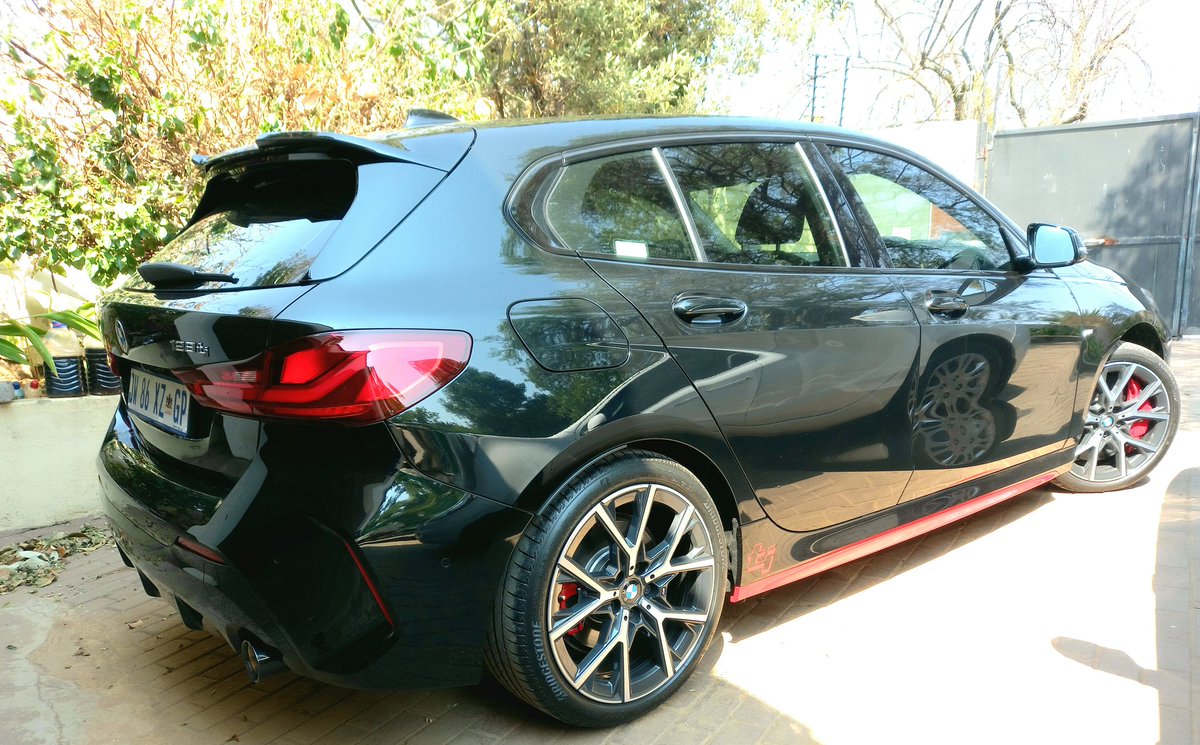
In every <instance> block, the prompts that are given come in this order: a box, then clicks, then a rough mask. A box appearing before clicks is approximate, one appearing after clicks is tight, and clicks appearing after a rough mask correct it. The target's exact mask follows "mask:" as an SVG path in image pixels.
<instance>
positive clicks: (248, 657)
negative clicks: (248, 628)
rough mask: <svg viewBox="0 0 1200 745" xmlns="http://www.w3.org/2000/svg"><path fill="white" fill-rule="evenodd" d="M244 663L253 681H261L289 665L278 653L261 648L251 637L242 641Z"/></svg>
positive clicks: (247, 673)
mask: <svg viewBox="0 0 1200 745" xmlns="http://www.w3.org/2000/svg"><path fill="white" fill-rule="evenodd" d="M242 664H243V665H245V666H246V675H248V676H250V682H251V683H261V682H262V681H264V680H266V679H267V678H269V677H271V676H272V675H278V674H279V673H281V672H283V671H284V670H287V665H285V664H283V660H282V659H281V658H280V657H279V656H278V655H277V654H272V653H270V652H268V651H266V650H263V649H259V648H258V647H256V646H254V642H252V641H250V640H249V639H246V640H245V641H243V642H242Z"/></svg>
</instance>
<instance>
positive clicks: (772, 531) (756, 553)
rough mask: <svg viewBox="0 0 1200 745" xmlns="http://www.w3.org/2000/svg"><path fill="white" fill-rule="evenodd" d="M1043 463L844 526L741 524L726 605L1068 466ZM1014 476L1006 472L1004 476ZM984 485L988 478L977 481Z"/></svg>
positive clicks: (950, 518)
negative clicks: (1002, 481)
mask: <svg viewBox="0 0 1200 745" xmlns="http://www.w3.org/2000/svg"><path fill="white" fill-rule="evenodd" d="M1055 457H1056V459H1057V460H1060V461H1061V460H1064V459H1065V456H1063V455H1060V454H1055ZM1045 460H1046V459H1044V458H1038V459H1037V461H1035V462H1034V463H1037V464H1038V465H1039V466H1040V467H1041V468H1044V469H1046V470H1041V471H1040V472H1035V474H1034V475H1032V476H1028V477H1026V478H1024V479H1022V480H1020V481H1017V482H1016V483H1010V484H1008V485H1005V486H1000V487H998V488H996V489H994V490H992V491H986V492H985V491H984V490H985V489H986V488H987V487H986V486H983V485H976V486H972V485H970V484H968V485H964V486H959V487H956V488H954V489H952V490H950V491H948V492H943V493H940V494H935V495H931V496H929V497H922V498H921V499H915V500H912V501H911V502H906V503H904V504H900V505H897V506H896V507H893V508H891V509H889V510H887V511H885V512H882V513H876V514H875V515H869V516H867V517H865V518H862V519H859V520H856V521H854V522H852V523H850V524H848V525H838V526H834V527H833V528H829V529H826V530H822V531H816V532H813V533H790V532H788V531H784V530H782V529H780V528H779V527H777V526H775V525H774V524H773V523H770V521H769V520H760V521H756V522H755V523H751V524H749V525H744V526H741V529H740V530H739V537H740V540H741V542H742V557H743V558H742V562H741V565H742V571H741V578H740V584H738V585H736V586H734V588H733V593H732V595H731V596H730V601H731V602H734V603H736V602H739V601H741V600H745V599H746V598H749V597H753V596H755V595H759V594H761V593H764V592H767V591H768V590H774V589H775V588H777V587H782V586H783V585H786V584H790V583H792V582H796V581H798V580H801V579H804V578H805V577H811V576H812V575H814V574H819V573H821V572H823V571H825V570H827V569H832V568H833V567H836V566H840V565H842V564H846V563H848V562H851V561H854V560H855V559H861V558H863V557H864V556H869V555H871V554H873V553H876V552H878V551H882V550H883V549H885V548H890V547H891V546H895V545H896V544H899V543H903V542H904V541H907V540H909V539H910V538H915V537H917V536H919V535H922V534H924V533H928V532H930V531H933V530H937V529H938V528H941V527H943V526H945V525H949V524H950V523H952V522H956V521H958V520H961V519H963V518H965V517H967V516H969V515H973V514H975V513H976V512H980V511H981V510H986V509H987V508H989V507H992V506H994V505H997V504H999V503H1001V502H1003V501H1005V500H1008V499H1011V498H1013V497H1015V496H1017V495H1019V494H1023V493H1025V492H1027V491H1029V490H1030V489H1034V488H1037V487H1038V486H1041V485H1042V484H1045V483H1046V482H1048V481H1050V480H1051V479H1053V478H1055V477H1056V476H1058V475H1059V474H1060V473H1061V472H1062V471H1064V470H1066V468H1068V467H1069V463H1067V464H1066V465H1060V464H1058V463H1055V464H1053V465H1052V466H1050V467H1048V468H1047V466H1048V465H1050V464H1047V463H1045ZM1029 465H1033V464H1029ZM1021 470H1025V469H1021ZM1013 475H1015V474H1011V473H1010V474H1007V476H1008V477H1009V478H1011V477H1012V476H1013ZM997 476H1000V474H997ZM987 481H991V479H984V480H983V481H981V482H977V483H978V484H983V483H986V482H987ZM993 483H995V482H993ZM772 539H774V540H772ZM789 564H790V566H788V565H789ZM755 575H757V578H755ZM747 580H750V581H747Z"/></svg>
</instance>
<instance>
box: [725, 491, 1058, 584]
mask: <svg viewBox="0 0 1200 745" xmlns="http://www.w3.org/2000/svg"><path fill="white" fill-rule="evenodd" d="M1057 475H1058V474H1057V472H1055V471H1047V472H1046V473H1043V474H1039V475H1037V476H1034V477H1033V478H1030V479H1025V480H1024V481H1020V482H1018V483H1016V484H1013V485H1012V486H1006V487H1004V488H1003V489H999V490H997V491H994V492H991V493H990V494H984V495H983V496H981V497H976V498H975V499H972V500H971V501H969V502H963V503H962V504H959V505H955V506H954V507H950V508H949V509H945V510H942V511H941V512H935V513H933V514H932V515H929V516H928V517H922V518H921V519H919V520H913V521H912V522H910V523H905V524H904V525H900V526H897V527H895V528H892V529H891V530H887V531H884V532H883V533H880V534H879V535H873V536H871V537H870V538H864V539H862V540H861V541H857V542H855V543H851V544H850V545H849V546H842V547H841V548H837V549H834V550H833V551H830V552H828V553H824V554H821V555H820V556H816V557H813V558H812V559H809V560H808V561H805V562H803V563H801V564H797V565H796V566H794V567H791V568H789V569H785V570H783V571H782V572H780V573H779V574H776V575H773V576H770V577H767V578H766V579H761V580H759V581H757V582H752V583H750V584H748V585H738V586H737V587H734V588H733V594H732V595H731V596H730V598H729V599H730V601H731V602H734V603H736V602H738V601H740V600H745V599H746V598H749V597H753V596H755V595H758V594H760V593H764V592H767V591H768V590H774V589H775V588H776V587H782V586H783V585H787V584H791V583H792V582H795V581H797V580H801V579H804V578H805V577H811V576H813V575H814V574H820V573H821V572H823V571H825V570H826V569H832V568H833V567H836V566H840V565H842V564H846V563H849V562H851V561H854V560H855V559H861V558H862V557H864V556H869V555H871V554H873V553H876V552H878V551H882V550H883V549H885V548H889V547H891V546H895V545H896V544H898V543H903V542H905V541H907V540H908V539H910V538H916V537H917V536H919V535H922V534H924V533H928V532H930V531H931V530H937V529H938V528H940V527H942V526H944V525H949V524H950V523H952V522H955V521H957V520H961V519H962V518H964V517H966V516H968V515H973V514H975V513H976V512H979V511H980V510H986V509H987V508H988V507H991V506H993V505H996V504H999V503H1001V502H1003V501H1004V500H1006V499H1011V498H1012V497H1015V496H1017V495H1018V494H1023V493H1024V492H1027V491H1029V490H1030V489H1034V488H1036V487H1039V486H1041V485H1042V484H1044V483H1046V482H1047V481H1050V480H1051V479H1053V478H1054V477H1055V476H1057Z"/></svg>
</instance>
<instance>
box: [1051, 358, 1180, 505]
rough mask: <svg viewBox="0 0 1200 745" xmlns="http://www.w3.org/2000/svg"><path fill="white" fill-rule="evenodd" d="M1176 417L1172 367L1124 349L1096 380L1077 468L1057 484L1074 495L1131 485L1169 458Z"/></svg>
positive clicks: (1079, 447)
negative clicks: (1163, 458)
mask: <svg viewBox="0 0 1200 745" xmlns="http://www.w3.org/2000/svg"><path fill="white" fill-rule="evenodd" d="M1178 412H1179V388H1178V385H1177V384H1176V382H1175V376H1174V375H1173V374H1172V373H1171V368H1169V367H1167V364H1166V362H1164V361H1163V360H1162V358H1160V357H1159V356H1158V355H1156V354H1154V353H1153V352H1151V351H1149V350H1148V349H1146V348H1144V347H1140V346H1137V345H1135V344H1128V343H1125V344H1122V345H1121V346H1120V347H1118V348H1117V351H1116V352H1114V353H1113V356H1112V358H1111V359H1110V360H1109V362H1108V364H1106V365H1105V366H1104V370H1103V371H1101V373H1100V377H1099V378H1098V379H1097V381H1096V389H1095V391H1093V393H1092V400H1091V403H1090V404H1089V405H1088V410H1087V412H1086V413H1085V414H1084V424H1083V437H1082V438H1080V440H1079V444H1078V445H1076V447H1075V463H1074V464H1073V465H1072V466H1071V470H1070V472H1069V473H1065V474H1063V475H1062V476H1060V477H1058V479H1057V480H1056V481H1055V483H1057V484H1058V485H1059V486H1061V487H1063V488H1064V489H1067V490H1068V491H1076V492H1100V491H1110V490H1115V489H1124V488H1125V487H1127V486H1131V485H1132V484H1134V483H1136V482H1137V481H1139V480H1140V479H1141V478H1142V477H1143V476H1145V475H1146V474H1147V473H1149V472H1150V470H1151V469H1152V468H1154V466H1155V464H1157V463H1158V461H1159V460H1160V459H1161V458H1162V456H1163V454H1165V453H1166V451H1167V448H1168V447H1169V446H1170V444H1171V440H1172V439H1173V438H1174V437H1175V429H1176V427H1177V426H1178Z"/></svg>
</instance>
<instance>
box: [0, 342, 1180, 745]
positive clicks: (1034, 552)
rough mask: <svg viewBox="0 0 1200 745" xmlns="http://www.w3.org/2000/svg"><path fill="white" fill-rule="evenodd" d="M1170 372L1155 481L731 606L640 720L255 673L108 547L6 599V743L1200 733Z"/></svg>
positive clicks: (478, 692) (0, 726)
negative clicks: (186, 620) (716, 633)
mask: <svg viewBox="0 0 1200 745" xmlns="http://www.w3.org/2000/svg"><path fill="white" fill-rule="evenodd" d="M1175 369H1176V373H1177V374H1178V375H1180V382H1181V387H1182V388H1183V391H1184V420H1183V424H1182V427H1181V429H1180V433H1179V435H1178V437H1177V439H1176V442H1175V446H1174V448H1173V450H1172V452H1171V454H1170V456H1169V457H1168V459H1167V460H1165V461H1164V462H1163V463H1162V464H1161V465H1160V466H1159V468H1158V470H1157V471H1156V472H1155V474H1154V475H1153V477H1152V478H1150V479H1149V480H1148V481H1146V482H1145V483H1144V484H1143V485H1141V486H1139V487H1137V488H1134V489H1130V490H1128V491H1125V492H1121V493H1115V494H1101V495H1093V496H1086V495H1070V494H1062V493H1057V492H1052V491H1047V490H1037V491H1034V492H1031V493H1030V494H1027V495H1024V496H1022V497H1018V498H1016V499H1014V500H1012V501H1010V502H1008V503H1006V504H1004V505H1002V506H1000V507H998V508H995V509H992V510H989V511H985V512H983V513H981V514H979V515H977V516H975V517H973V518H970V519H968V520H967V521H965V522H963V523H961V524H958V525H955V526H950V527H948V528H945V529H943V530H941V531H938V532H935V533H932V534H930V535H928V536H925V537H923V538H920V539H917V540H914V541H910V542H908V543H906V544H903V545H901V546H897V547H895V548H893V549H890V550H888V551H886V552H884V553H882V554H879V555H877V556H874V557H871V558H868V559H864V560H861V561H858V562H855V563H853V564H850V565H847V566H845V567H842V568H839V569H837V570H834V571H832V572H829V573H826V574H824V575H822V576H819V577H814V578H811V579H808V580H805V581H803V582H800V583H797V584H795V585H791V586H789V587H785V588H782V589H780V590H777V591H775V592H773V593H769V594H767V595H763V596H760V597H758V598H754V599H751V600H749V601H747V602H744V603H740V604H737V605H727V606H726V609H725V617H724V619H723V621H722V624H721V633H720V638H719V639H718V640H717V641H716V642H715V643H714V646H713V648H712V650H711V651H710V652H709V654H708V656H707V657H706V659H705V661H704V667H703V669H702V670H700V671H699V672H698V673H697V674H696V675H695V676H693V677H692V679H691V680H690V681H689V683H688V685H687V686H686V688H685V689H684V690H683V691H682V692H681V693H680V695H677V696H676V697H675V698H673V699H672V700H671V701H669V702H668V703H667V704H666V705H665V706H663V707H662V708H661V709H659V710H657V711H655V712H654V713H652V714H651V715H649V716H646V717H644V718H643V719H641V720H639V721H637V722H635V723H633V724H631V725H629V726H626V727H622V728H618V729H615V730H609V731H602V732H595V731H590V732H589V731H574V730H570V729H566V728H563V727H561V726H559V725H556V724H554V723H552V722H549V721H547V720H546V719H544V718H542V717H540V716H538V715H535V714H534V713H532V712H531V711H530V710H528V709H527V708H525V707H524V706H522V705H520V704H518V703H517V702H515V701H514V700H512V699H511V698H510V697H508V696H507V695H506V694H504V693H503V692H500V691H498V690H496V689H494V688H491V687H476V688H468V689H459V690H449V691H401V692H391V693H389V692H375V691H372V692H364V691H351V690H344V689H340V688H335V687H331V686H327V685H322V684H318V683H313V682H311V681H308V680H304V679H302V678H298V677H296V676H293V675H290V674H288V675H282V676H279V677H276V678H273V679H271V680H269V681H267V682H266V683H265V684H263V685H259V686H250V685H248V684H247V681H246V677H245V674H244V673H243V672H242V670H241V664H240V662H239V661H238V660H237V658H236V656H235V654H234V652H233V651H232V650H231V649H229V648H228V647H226V646H225V645H223V644H222V643H219V642H218V641H217V640H216V639H214V638H213V637H210V636H209V635H207V634H205V633H198V632H192V631H188V630H187V629H186V628H184V626H183V625H182V624H181V623H180V621H179V617H178V615H177V614H176V613H175V612H173V611H172V609H171V607H170V606H169V605H168V604H167V603H165V602H163V601H161V600H157V599H151V598H147V597H146V596H145V595H144V594H143V593H142V590H141V587H140V586H139V584H138V581H137V577H136V575H134V573H133V572H132V571H131V570H128V569H126V568H125V567H124V566H123V565H122V564H121V562H120V560H119V559H118V557H117V555H116V552H115V551H114V550H111V549H106V550H101V551H97V552H95V553H93V554H90V555H87V556H81V557H73V558H72V559H71V560H70V561H69V563H68V565H67V569H66V571H65V572H64V574H63V576H62V577H61V578H60V580H59V581H58V582H56V583H55V584H53V585H50V586H49V587H46V588H44V589H42V590H38V591H35V592H30V591H28V590H25V589H22V590H19V591H17V592H16V593H13V594H11V595H6V596H0V743H2V744H5V745H7V744H8V743H16V744H20V745H25V744H26V743H28V744H30V745H33V744H40V743H71V744H74V743H167V742H170V743H178V744H179V745H186V744H187V743H225V742H240V743H243V744H244V745H249V744H250V743H255V744H258V743H276V744H278V745H285V744H288V745H290V744H294V743H361V744H365V743H414V744H416V743H431V744H432V743H456V744H457V743H464V744H466V743H478V744H481V745H492V744H500V743H504V744H507V743H518V742H533V743H543V742H560V741H563V742H579V743H600V742H606V743H639V744H645V745H649V744H650V743H656V742H661V743H688V745H700V744H701V743H705V742H713V743H818V742H819V743H826V744H828V745H841V744H848V743H856V744H858V743H860V744H869V745H876V744H882V743H922V744H928V743H946V744H950V743H953V744H955V745H959V744H960V743H971V744H975V743H1005V744H1009V743H1021V744H1022V745H1025V744H1028V743H1055V744H1058V743H1089V744H1095V743H1113V744H1114V745H1136V744H1137V743H1155V742H1163V743H1172V744H1174V743H1187V742H1200V738H1197V732H1198V730H1197V729H1196V725H1197V724H1198V723H1200V716H1196V715H1194V714H1193V712H1197V714H1200V695H1198V692H1200V662H1198V661H1197V659H1196V654H1197V638H1198V637H1200V610H1198V608H1200V575H1198V573H1197V567H1200V511H1198V508H1197V507H1196V506H1195V505H1194V502H1195V500H1194V497H1196V496H1200V457H1198V454H1200V340H1191V341H1187V342H1184V343H1182V344H1178V345H1177V346H1176V358H1175ZM9 540H11V536H3V537H0V543H7V542H9ZM131 627H132V628H131Z"/></svg>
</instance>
